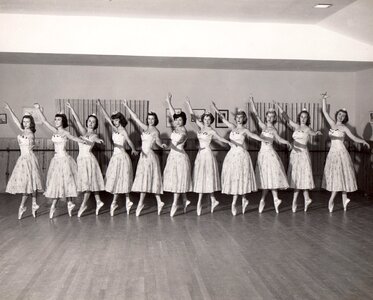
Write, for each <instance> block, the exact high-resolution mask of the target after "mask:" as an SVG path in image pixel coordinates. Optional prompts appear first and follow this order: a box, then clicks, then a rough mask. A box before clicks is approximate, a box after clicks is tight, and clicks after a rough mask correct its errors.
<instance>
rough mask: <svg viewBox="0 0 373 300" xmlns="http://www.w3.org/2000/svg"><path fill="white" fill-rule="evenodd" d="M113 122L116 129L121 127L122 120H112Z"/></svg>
mask: <svg viewBox="0 0 373 300" xmlns="http://www.w3.org/2000/svg"><path fill="white" fill-rule="evenodd" d="M111 121H112V122H113V125H114V127H116V128H118V127H119V125H120V120H119V119H111Z"/></svg>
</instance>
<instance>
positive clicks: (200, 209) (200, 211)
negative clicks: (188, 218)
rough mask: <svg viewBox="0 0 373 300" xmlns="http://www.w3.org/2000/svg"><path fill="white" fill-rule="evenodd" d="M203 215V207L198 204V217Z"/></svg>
mask: <svg viewBox="0 0 373 300" xmlns="http://www.w3.org/2000/svg"><path fill="white" fill-rule="evenodd" d="M201 213H202V205H198V204H197V216H200V215H201Z"/></svg>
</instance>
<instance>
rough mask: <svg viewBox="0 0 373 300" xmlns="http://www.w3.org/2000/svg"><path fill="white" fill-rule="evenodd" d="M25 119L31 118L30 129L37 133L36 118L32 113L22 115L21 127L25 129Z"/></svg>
mask: <svg viewBox="0 0 373 300" xmlns="http://www.w3.org/2000/svg"><path fill="white" fill-rule="evenodd" d="M23 119H29V120H30V130H31V131H32V132H33V133H35V131H36V128H35V120H34V117H33V116H31V115H25V116H23V117H22V121H21V128H22V129H25V126H23Z"/></svg>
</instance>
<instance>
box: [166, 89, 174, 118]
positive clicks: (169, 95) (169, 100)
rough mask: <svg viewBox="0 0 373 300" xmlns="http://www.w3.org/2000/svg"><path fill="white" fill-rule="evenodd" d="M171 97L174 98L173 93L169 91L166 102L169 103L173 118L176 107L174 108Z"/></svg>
mask: <svg viewBox="0 0 373 300" xmlns="http://www.w3.org/2000/svg"><path fill="white" fill-rule="evenodd" d="M171 99H172V94H171V93H168V94H167V98H166V102H167V105H168V109H169V110H170V116H171V118H172V117H173V116H174V114H175V109H174V107H173V106H172V104H171Z"/></svg>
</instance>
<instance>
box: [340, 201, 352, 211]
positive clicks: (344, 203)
mask: <svg viewBox="0 0 373 300" xmlns="http://www.w3.org/2000/svg"><path fill="white" fill-rule="evenodd" d="M350 201H351V200H350V199H348V198H347V199H346V200H344V199H342V202H343V210H344V211H347V205H348V203H350Z"/></svg>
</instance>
